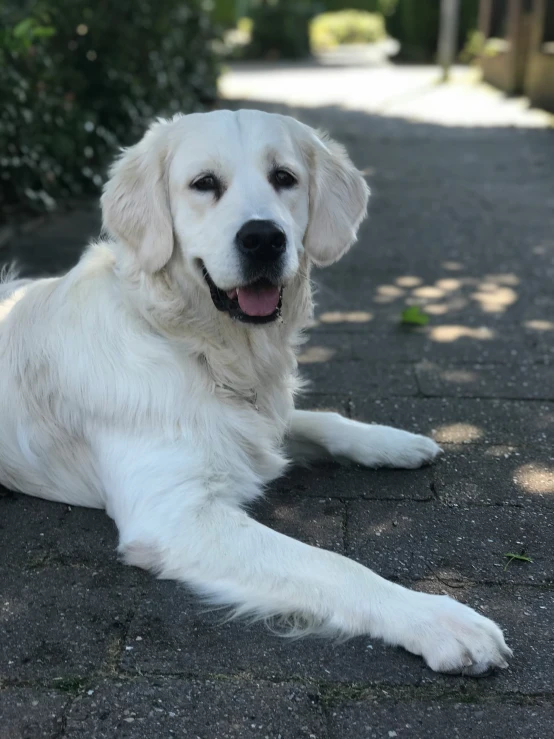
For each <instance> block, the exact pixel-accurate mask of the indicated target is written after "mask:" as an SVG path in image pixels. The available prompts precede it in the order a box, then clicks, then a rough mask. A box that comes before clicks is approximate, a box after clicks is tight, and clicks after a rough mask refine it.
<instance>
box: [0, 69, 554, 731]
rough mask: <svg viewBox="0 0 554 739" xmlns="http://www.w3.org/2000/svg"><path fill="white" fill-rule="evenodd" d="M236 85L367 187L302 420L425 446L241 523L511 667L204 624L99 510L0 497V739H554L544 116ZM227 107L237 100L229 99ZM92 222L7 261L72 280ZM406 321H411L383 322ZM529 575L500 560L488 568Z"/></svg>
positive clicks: (307, 365)
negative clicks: (461, 624)
mask: <svg viewBox="0 0 554 739" xmlns="http://www.w3.org/2000/svg"><path fill="white" fill-rule="evenodd" d="M323 74H324V72H322V70H320V69H317V68H315V69H314V68H310V69H304V70H303V69H301V68H298V67H296V68H289V69H284V68H281V69H279V68H276V69H275V71H270V72H268V71H263V70H256V69H255V68H252V67H246V68H243V69H242V70H240V69H238V70H234V71H233V72H232V73H230V74H229V76H228V77H227V78H226V79H224V80H223V85H222V89H223V91H224V92H225V94H226V95H227V96H228V97H230V98H233V100H232V102H231V103H229V104H230V105H232V106H233V107H237V106H238V105H239V104H243V105H247V106H250V107H262V108H264V109H266V110H274V111H282V112H288V113H290V114H293V115H296V116H299V117H301V118H302V119H303V120H304V121H305V122H307V123H310V124H312V125H314V126H318V127H322V128H326V129H328V130H329V132H330V133H331V134H332V135H333V136H335V137H336V138H338V139H339V140H341V141H342V142H343V143H345V144H346V146H347V147H348V149H349V151H350V152H351V155H352V157H353V159H354V160H355V162H356V163H357V165H358V166H359V167H360V168H361V169H363V170H364V171H365V172H366V173H367V177H368V181H369V183H370V185H371V188H372V192H373V198H372V204H371V213H370V218H369V220H368V222H367V223H366V224H365V225H364V227H363V229H362V232H361V237H360V242H359V243H358V245H357V246H356V247H355V248H354V249H353V250H352V252H351V253H350V254H349V255H348V256H347V257H346V258H345V259H344V260H343V261H342V262H340V263H339V264H337V265H335V266H334V267H332V268H329V269H327V270H321V271H319V272H318V273H317V275H316V282H317V284H318V286H319V290H318V296H317V300H318V308H317V320H316V322H315V325H314V327H313V329H312V331H311V334H310V341H309V343H308V344H307V345H306V346H305V348H304V350H303V353H302V357H301V361H302V362H303V369H304V371H305V374H306V375H307V376H308V377H309V378H310V379H312V380H313V384H312V389H311V391H310V393H309V394H308V395H307V396H306V397H305V398H304V399H303V401H302V403H303V405H304V406H306V407H317V408H334V409H338V410H340V411H342V412H343V413H345V414H347V415H349V416H351V417H353V418H357V419H362V420H365V421H376V422H379V423H389V424H394V425H397V426H400V427H403V428H406V429H409V430H412V431H420V432H423V433H427V434H433V435H434V437H435V438H436V439H437V440H438V441H439V442H440V443H441V444H442V445H443V447H444V449H445V454H444V457H443V458H442V459H441V460H440V461H439V462H438V463H437V464H436V465H435V466H434V467H429V468H425V469H422V470H417V471H413V472H395V471H378V472H375V471H369V470H363V469H359V468H356V467H351V468H340V467H338V466H327V467H324V468H318V469H315V470H312V471H293V472H292V473H291V474H290V475H289V476H288V478H286V479H284V480H282V481H279V482H278V483H276V484H274V485H273V486H272V488H271V490H270V492H269V495H268V501H267V503H266V504H264V505H262V506H260V507H259V509H258V512H257V515H258V517H259V518H260V519H262V520H263V521H264V522H266V523H268V524H269V525H271V526H273V527H274V528H276V529H279V530H280V531H283V532H287V533H290V534H292V535H294V536H296V537H298V538H300V539H302V540H304V541H307V542H309V543H313V544H317V545H319V546H322V547H326V548H328V549H332V550H335V551H338V552H342V553H346V554H347V555H348V556H350V557H353V558H354V559H356V560H358V561H360V562H363V563H364V564H367V565H369V566H371V567H372V568H374V569H375V570H377V571H378V572H379V573H380V574H382V575H384V576H386V577H389V578H391V579H394V580H396V581H398V582H401V583H405V584H407V585H410V586H413V587H416V588H419V589H422V590H426V591H432V592H444V593H448V594H450V595H452V596H453V597H455V598H458V599H460V600H463V601H464V602H466V603H469V604H471V605H473V606H475V607H477V608H478V609H480V610H481V611H482V612H483V613H485V614H486V615H488V616H490V617H492V618H494V619H496V620H498V622H499V623H501V624H502V626H503V627H505V629H506V632H507V639H508V642H509V644H510V645H511V646H512V648H513V650H514V659H513V661H512V664H511V666H510V669H509V670H506V671H504V672H502V673H501V674H498V675H494V676H492V677H489V678H485V679H482V680H472V679H463V678H459V677H447V676H440V675H436V674H434V673H432V672H431V671H430V670H428V669H427V668H426V667H425V665H424V664H423V663H422V661H421V660H419V659H417V658H415V657H412V656H410V655H408V654H406V653H404V652H402V651H400V650H395V649H390V648H384V647H382V646H381V645H380V644H378V643H376V642H375V643H371V642H370V640H369V639H367V638H359V639H355V640H352V641H350V642H348V643H347V644H343V645H334V644H330V643H328V642H324V641H319V640H305V641H299V642H297V641H287V640H282V639H279V638H277V637H275V636H272V635H271V634H270V633H268V632H267V631H266V630H264V628H263V627H261V626H256V627H249V626H246V625H243V624H240V623H231V624H226V625H220V623H219V621H218V619H219V618H220V617H218V615H213V614H212V615H209V614H206V613H204V612H203V609H202V608H201V607H199V606H198V604H197V602H196V601H195V600H194V599H191V598H190V597H189V596H188V595H187V593H186V592H185V590H184V589H182V588H180V587H178V586H176V585H175V584H174V583H172V582H160V581H155V580H154V579H153V578H151V577H150V576H149V575H147V574H146V573H143V572H141V571H139V570H135V569H132V568H129V567H124V566H122V565H120V564H118V563H117V560H116V555H115V546H116V535H115V531H114V528H113V526H112V524H111V523H110V521H109V520H108V518H107V517H106V516H105V515H104V514H103V513H101V512H98V511H90V510H84V509H77V508H69V507H67V506H62V505H55V504H53V503H46V502H42V501H40V500H33V499H31V498H27V497H24V496H19V495H15V494H12V493H8V492H5V493H4V494H1V493H0V563H1V564H0V567H1V568H2V571H1V573H0V596H1V597H0V688H1V689H0V717H1V718H0V739H16V738H17V737H26V739H34V738H35V737H52V738H53V737H64V738H66V739H77V738H79V739H101V738H106V739H111V738H112V737H117V739H139V738H141V739H142V737H146V738H148V739H158V738H161V737H187V739H188V738H189V737H190V738H191V739H193V738H196V737H201V739H225V738H226V737H233V738H236V739H238V738H239V737H240V738H241V739H242V738H243V737H244V738H248V739H264V738H265V737H268V738H270V739H277V737H281V738H282V739H296V738H301V737H302V738H305V739H346V738H347V739H369V737H372V738H373V737H378V738H381V737H384V738H385V739H388V738H389V737H390V738H392V737H398V738H399V739H402V738H404V737H406V738H412V739H428V738H431V739H444V737H445V736H452V737H454V736H456V737H460V738H465V737H471V739H504V738H505V737H506V736H507V735H509V736H510V737H512V738H515V737H521V738H522V739H550V738H551V737H554V588H553V583H554V446H553V441H554V371H553V364H552V363H553V361H554V290H553V284H554V167H553V162H554V131H553V130H552V129H550V128H549V125H550V120H551V119H550V117H549V116H547V115H546V114H543V113H540V112H538V111H527V110H526V109H525V108H524V106H523V105H522V104H521V102H520V101H514V100H509V101H505V100H504V99H503V98H502V97H501V96H500V95H498V94H497V93H494V92H492V91H490V90H488V89H487V88H481V87H475V86H472V85H470V84H469V83H468V82H467V80H466V76H465V75H466V73H465V72H461V71H460V72H458V73H457V76H456V80H457V81H456V82H455V83H454V84H453V85H452V86H451V87H447V88H441V87H438V86H437V85H436V84H435V76H436V73H435V72H434V71H433V70H432V69H430V68H426V69H419V70H418V69H413V70H411V69H404V68H401V69H400V70H394V69H392V68H388V67H387V68H378V69H372V68H367V69H348V68H346V69H333V70H330V71H329V70H327V72H325V74H326V75H327V76H325V77H324V76H323ZM239 98H240V99H242V100H243V101H244V102H243V103H240V102H239ZM97 228H98V220H97V215H96V213H95V212H94V211H91V210H89V211H86V212H81V211H78V212H75V213H73V214H71V215H66V216H60V217H58V218H56V219H53V220H52V221H50V222H49V223H48V224H47V225H45V226H43V227H41V228H40V229H39V230H35V231H34V232H31V233H29V234H27V235H25V236H23V237H22V238H21V239H20V240H19V242H18V243H17V244H15V245H12V246H10V247H5V248H4V250H3V252H0V256H2V257H3V256H4V254H5V256H6V258H8V257H9V256H10V253H12V254H17V255H19V256H20V258H21V260H22V261H23V262H25V263H26V264H27V266H28V267H29V270H30V271H31V272H32V271H33V270H34V271H37V270H40V271H41V272H49V271H57V270H59V269H62V268H65V267H67V266H69V265H71V264H72V263H73V262H74V261H75V260H76V259H77V256H78V254H79V251H80V248H81V246H82V243H83V239H82V237H83V236H85V235H89V234H92V233H94V232H95V230H96V229H97ZM411 304H418V305H421V306H422V307H423V309H424V310H425V311H426V313H427V314H428V315H429V316H430V322H429V324H428V326H427V327H425V328H420V329H408V328H403V327H402V326H401V325H400V319H401V313H402V311H403V309H404V308H405V307H406V306H407V305H411ZM508 553H513V554H518V555H525V556H527V557H528V558H530V559H531V560H532V561H530V562H522V561H510V560H509V559H508V558H507V557H506V554H508Z"/></svg>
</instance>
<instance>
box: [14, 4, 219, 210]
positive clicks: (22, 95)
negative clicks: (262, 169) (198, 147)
mask: <svg viewBox="0 0 554 739" xmlns="http://www.w3.org/2000/svg"><path fill="white" fill-rule="evenodd" d="M0 14H1V17H0V100H1V101H2V105H1V106H0V208H2V210H3V211H4V212H6V211H7V212H9V210H10V207H13V206H16V205H17V206H20V205H21V204H24V205H25V206H28V207H31V208H33V209H36V210H45V209H51V208H53V207H54V206H55V204H56V201H57V200H59V199H60V198H65V197H68V196H72V197H75V196H77V197H79V196H82V195H84V194H86V193H89V192H95V191H97V190H98V188H99V186H100V185H101V183H102V181H103V178H104V175H105V171H106V165H107V162H108V161H109V160H110V159H111V158H112V157H113V155H114V152H115V151H116V149H117V147H119V146H122V145H127V144H130V143H133V142H134V141H136V140H137V139H138V138H139V137H140V136H141V135H142V133H143V132H144V129H145V127H146V125H147V124H148V122H149V121H150V120H152V118H153V117H155V116H156V115H167V114H171V113H174V112H176V111H185V112H188V111H193V110H200V109H203V108H205V107H206V106H207V105H210V104H211V103H213V101H214V100H215V96H216V81H217V72H218V68H217V62H216V56H215V54H214V52H213V49H212V42H213V40H214V37H215V34H214V29H213V23H212V19H211V17H210V15H209V13H208V12H207V9H206V7H205V5H204V6H203V4H202V2H201V0H186V2H183V0H94V2H91V1H90V0H70V1H69V0H65V1H64V0H39V1H38V2H27V3H25V2H23V3H22V2H21V0H20V1H19V2H16V1H15V0H4V2H3V3H2V5H1V9H0Z"/></svg>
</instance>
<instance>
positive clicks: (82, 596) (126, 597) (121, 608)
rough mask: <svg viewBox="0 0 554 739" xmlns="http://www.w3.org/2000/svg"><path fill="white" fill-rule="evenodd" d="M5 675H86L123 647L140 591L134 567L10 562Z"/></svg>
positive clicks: (1, 654)
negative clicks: (19, 566)
mask: <svg viewBox="0 0 554 739" xmlns="http://www.w3.org/2000/svg"><path fill="white" fill-rule="evenodd" d="M0 582H1V583H2V591H1V592H2V595H1V604H0V608H1V611H0V613H1V625H2V638H1V639H0V680H3V679H6V680H18V681H20V680H26V681H33V680H36V679H37V678H38V679H43V680H44V679H47V680H49V681H55V679H56V678H60V679H65V678H66V677H68V676H69V677H73V676H75V675H77V676H79V677H83V676H86V675H87V674H89V673H90V672H93V671H95V670H98V669H99V668H100V666H101V665H103V664H104V663H105V662H106V660H109V658H110V656H111V655H112V651H113V650H114V649H115V650H116V651H117V648H118V646H117V645H118V643H119V640H120V639H121V637H122V635H123V633H124V629H125V625H126V622H127V621H128V619H129V617H130V614H131V613H132V611H133V608H134V605H135V601H136V593H135V590H134V588H133V584H134V578H133V570H132V568H130V567H128V568H126V569H125V571H123V568H121V573H120V571H119V570H118V569H117V568H113V569H111V570H105V571H99V572H96V571H91V570H88V569H86V568H82V567H79V565H78V564H75V566H66V567H48V566H47V567H40V568H37V569H34V570H31V571H25V570H16V569H11V568H8V567H7V566H5V565H4V567H3V569H2V572H1V573H0Z"/></svg>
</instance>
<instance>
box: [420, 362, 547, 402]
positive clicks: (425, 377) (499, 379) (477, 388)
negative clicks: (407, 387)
mask: <svg viewBox="0 0 554 739" xmlns="http://www.w3.org/2000/svg"><path fill="white" fill-rule="evenodd" d="M415 373H416V377H417V382H418V385H419V389H420V391H421V393H422V394H423V395H425V396H426V397H435V398H437V397H439V398H448V397H454V398H508V399H512V400H514V399H515V400H521V399H529V400H554V365H553V364H550V363H548V364H529V363H527V364H517V365H509V364H500V363H497V364H489V365H483V364H455V365H447V366H443V365H439V364H436V363H433V362H422V363H420V364H418V365H417V366H416V368H415ZM407 394H408V393H406V395H407Z"/></svg>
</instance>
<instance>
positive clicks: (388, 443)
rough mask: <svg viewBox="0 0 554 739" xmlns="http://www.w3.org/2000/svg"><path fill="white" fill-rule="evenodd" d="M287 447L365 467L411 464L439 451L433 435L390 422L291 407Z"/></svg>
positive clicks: (299, 453) (296, 453)
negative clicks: (364, 420)
mask: <svg viewBox="0 0 554 739" xmlns="http://www.w3.org/2000/svg"><path fill="white" fill-rule="evenodd" d="M288 437H289V439H290V442H292V443H290V442H289V448H290V452H291V454H292V456H293V458H296V457H297V456H298V457H300V458H302V456H303V448H304V447H307V448H319V449H320V450H321V452H322V454H323V455H325V454H327V455H328V456H331V457H336V458H338V459H341V458H342V459H347V460H350V461H353V462H357V463H358V464H362V465H364V466H366V467H399V468H407V469H410V468H414V467H421V465H423V464H426V463H427V462H431V461H432V460H433V459H435V457H436V456H437V455H438V454H440V451H441V449H440V447H439V446H438V445H437V444H435V442H434V441H433V440H432V439H429V438H428V437H427V436H420V435H419V434H411V433H409V432H408V431H401V430H400V429H394V428H391V427H390V426H377V425H370V424H366V423H359V422H358V421H351V420H350V419H348V418H344V417H343V416H340V415H339V414H338V413H326V412H318V411H298V410H294V411H293V412H292V414H291V418H290V420H289V429H288Z"/></svg>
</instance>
